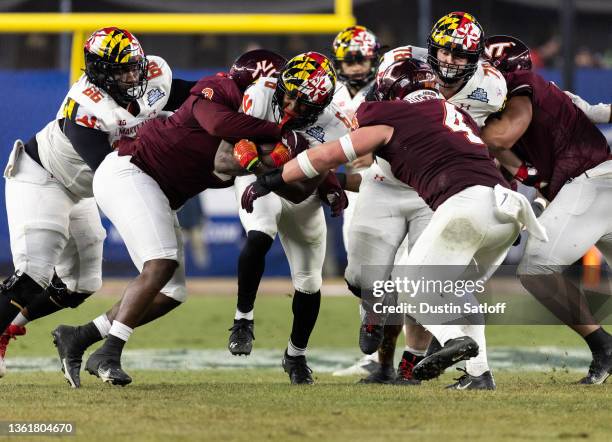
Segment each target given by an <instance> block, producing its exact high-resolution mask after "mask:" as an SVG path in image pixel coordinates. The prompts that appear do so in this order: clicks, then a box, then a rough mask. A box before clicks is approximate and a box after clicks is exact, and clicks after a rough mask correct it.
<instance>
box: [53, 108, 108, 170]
mask: <svg viewBox="0 0 612 442" xmlns="http://www.w3.org/2000/svg"><path fill="white" fill-rule="evenodd" d="M63 131H64V134H65V135H66V136H67V137H68V139H69V140H70V143H71V144H72V147H74V150H75V151H76V152H77V153H78V154H79V155H80V156H81V158H83V161H85V163H86V164H87V165H88V166H89V168H90V169H91V170H92V171H94V172H95V171H96V169H97V168H98V166H99V165H100V163H101V162H102V160H103V159H104V157H106V155H108V154H109V153H110V152H112V150H113V149H112V148H111V146H110V144H109V142H108V134H107V133H106V132H102V131H99V130H96V129H90V128H88V127H84V126H80V125H78V124H76V123H74V122H73V121H71V120H69V119H64V123H63Z"/></svg>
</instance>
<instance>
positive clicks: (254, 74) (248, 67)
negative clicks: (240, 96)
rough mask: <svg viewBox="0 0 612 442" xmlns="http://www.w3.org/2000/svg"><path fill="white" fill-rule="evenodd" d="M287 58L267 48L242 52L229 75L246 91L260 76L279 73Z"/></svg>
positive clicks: (270, 75)
mask: <svg viewBox="0 0 612 442" xmlns="http://www.w3.org/2000/svg"><path fill="white" fill-rule="evenodd" d="M285 63H287V60H286V59H285V57H283V56H282V55H279V54H277V53H276V52H272V51H268V50H266V49H255V50H253V51H248V52H245V53H244V54H242V55H241V56H240V57H238V58H237V59H236V61H234V64H232V68H231V69H230V71H229V77H230V78H231V79H232V80H234V82H235V83H236V84H237V85H238V87H239V88H240V90H241V91H243V92H244V91H245V90H246V88H247V87H249V86H250V85H251V83H253V82H255V81H256V80H257V79H258V78H259V77H272V76H273V75H275V74H277V73H278V72H279V71H280V70H281V69H282V68H283V66H285Z"/></svg>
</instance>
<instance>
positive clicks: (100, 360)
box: [85, 349, 132, 386]
mask: <svg viewBox="0 0 612 442" xmlns="http://www.w3.org/2000/svg"><path fill="white" fill-rule="evenodd" d="M85 370H87V372H88V373H89V374H91V375H94V376H96V377H98V378H100V379H102V382H108V383H110V384H113V385H121V386H125V385H127V384H129V383H131V382H132V378H131V377H130V376H129V375H128V374H127V373H126V372H125V371H123V369H122V368H121V361H119V360H118V359H116V356H114V355H108V354H105V353H102V352H100V349H98V350H96V351H94V352H93V353H92V354H91V355H89V358H88V359H87V362H86V363H85Z"/></svg>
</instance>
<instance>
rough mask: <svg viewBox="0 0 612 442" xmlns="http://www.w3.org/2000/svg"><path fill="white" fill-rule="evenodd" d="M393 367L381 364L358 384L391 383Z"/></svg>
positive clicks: (393, 372) (394, 375)
mask: <svg viewBox="0 0 612 442" xmlns="http://www.w3.org/2000/svg"><path fill="white" fill-rule="evenodd" d="M395 377H396V374H395V369H394V368H393V367H392V366H391V365H385V366H383V365H381V366H380V367H379V369H378V370H376V371H374V372H372V373H370V375H369V376H366V377H365V378H363V379H360V380H359V382H358V383H359V384H392V383H393V382H394V381H395Z"/></svg>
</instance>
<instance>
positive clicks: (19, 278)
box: [0, 271, 44, 309]
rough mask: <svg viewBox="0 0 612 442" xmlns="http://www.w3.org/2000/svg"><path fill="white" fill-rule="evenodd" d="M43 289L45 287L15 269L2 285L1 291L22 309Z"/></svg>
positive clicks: (0, 286)
mask: <svg viewBox="0 0 612 442" xmlns="http://www.w3.org/2000/svg"><path fill="white" fill-rule="evenodd" d="M43 291H44V288H43V287H41V286H40V285H39V284H38V283H36V281H34V280H33V279H32V278H30V277H29V276H28V275H27V274H25V273H22V272H20V271H15V273H13V274H12V275H11V276H10V277H9V278H7V279H5V280H4V282H2V284H1V285H0V293H2V295H3V296H8V298H9V299H10V300H11V302H12V303H13V304H15V305H16V306H17V307H19V308H22V309H23V308H25V307H27V305H28V304H29V303H30V302H32V300H34V298H36V297H37V296H38V295H39V294H40V293H42V292H43Z"/></svg>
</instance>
